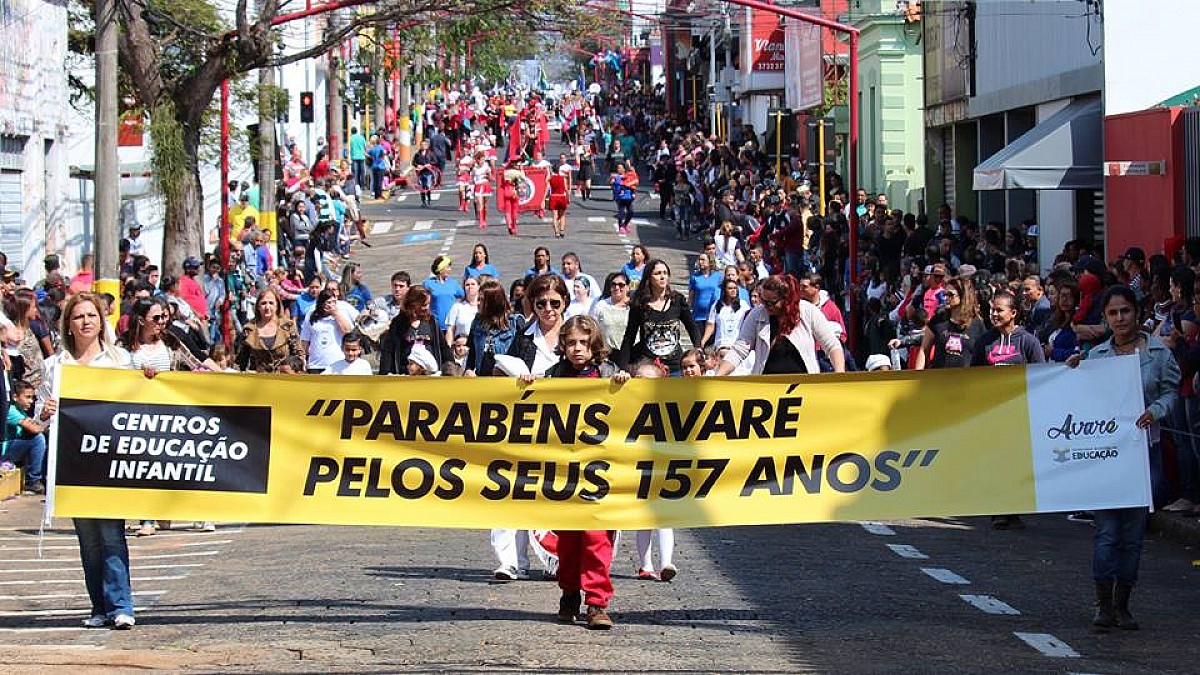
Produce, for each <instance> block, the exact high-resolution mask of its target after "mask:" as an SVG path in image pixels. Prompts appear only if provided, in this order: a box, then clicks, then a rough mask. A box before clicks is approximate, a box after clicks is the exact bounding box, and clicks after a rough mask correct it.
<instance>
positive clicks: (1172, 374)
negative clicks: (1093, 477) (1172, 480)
mask: <svg viewBox="0 0 1200 675" xmlns="http://www.w3.org/2000/svg"><path fill="white" fill-rule="evenodd" d="M1100 308H1101V311H1102V313H1103V316H1104V319H1105V321H1107V322H1108V325H1109V328H1111V329H1112V337H1111V338H1109V339H1108V340H1106V341H1104V342H1102V343H1100V344H1098V345H1096V346H1095V347H1093V348H1092V349H1091V351H1089V352H1088V355H1087V357H1088V358H1089V359H1098V358H1107V357H1112V356H1123V355H1126V354H1137V356H1138V358H1139V359H1140V362H1141V372H1142V397H1143V399H1144V401H1145V405H1146V410H1145V412H1143V413H1142V414H1141V415H1140V416H1139V417H1138V418H1137V426H1138V427H1139V428H1141V429H1145V430H1146V434H1147V436H1148V437H1149V441H1150V447H1149V452H1150V479H1151V482H1152V483H1153V486H1154V493H1155V495H1156V496H1159V495H1160V487H1159V486H1160V485H1161V484H1162V483H1163V482H1164V481H1163V473H1162V450H1161V448H1160V447H1159V434H1160V429H1159V424H1160V423H1162V421H1163V420H1165V419H1167V418H1168V417H1169V416H1170V414H1171V411H1172V409H1173V408H1174V407H1175V405H1176V403H1177V402H1178V400H1179V378H1180V374H1179V364H1177V363H1176V362H1175V357H1174V356H1173V355H1172V354H1171V351H1170V350H1169V349H1167V346H1166V345H1164V344H1163V343H1162V341H1161V340H1159V339H1158V338H1157V337H1155V336H1154V335H1153V334H1151V333H1148V332H1143V331H1142V330H1141V329H1140V324H1139V323H1138V303H1137V296H1135V295H1134V293H1133V291H1132V290H1131V289H1130V288H1129V287H1128V286H1113V287H1112V288H1109V289H1108V290H1107V291H1105V292H1104V296H1103V297H1102V298H1101V301H1100ZM1079 360H1080V357H1079V356H1078V355H1076V356H1072V357H1071V358H1070V359H1067V365H1069V366H1072V367H1074V366H1076V365H1078V364H1079ZM1160 498H1161V497H1160ZM1148 519H1149V512H1148V511H1147V509H1146V508H1145V507H1136V508H1129V509H1106V510H1101V511H1096V520H1095V525H1096V535H1095V538H1094V539H1093V544H1092V577H1093V579H1095V582H1096V615H1095V617H1094V618H1093V619H1092V626H1093V627H1094V628H1096V629H1099V630H1107V629H1109V628H1121V629H1123V630H1137V628H1138V624H1137V621H1135V620H1134V618H1133V615H1132V614H1130V612H1129V596H1130V593H1131V592H1132V591H1133V585H1134V584H1135V583H1137V576H1138V566H1139V565H1140V564H1141V558H1142V536H1143V535H1144V534H1145V532H1146V521H1147V520H1148Z"/></svg>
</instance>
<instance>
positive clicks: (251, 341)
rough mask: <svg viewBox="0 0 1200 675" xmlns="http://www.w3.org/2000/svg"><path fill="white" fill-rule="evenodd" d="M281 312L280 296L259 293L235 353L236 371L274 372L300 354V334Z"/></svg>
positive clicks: (293, 323) (289, 317)
mask: <svg viewBox="0 0 1200 675" xmlns="http://www.w3.org/2000/svg"><path fill="white" fill-rule="evenodd" d="M282 311H283V308H282V306H281V301H280V298H279V293H278V291H276V290H275V289H274V288H267V289H266V290H264V291H263V292H261V293H259V294H258V298H257V299H255V301H254V320H253V321H250V322H248V323H247V324H246V328H245V330H244V331H243V333H242V340H241V345H240V346H239V347H238V351H237V359H236V363H237V367H238V369H239V370H243V371H246V370H250V371H254V372H256V373H273V372H275V371H277V370H279V366H280V365H281V364H282V363H283V362H284V361H286V360H287V359H289V358H291V357H292V356H299V355H300V331H299V329H298V328H297V327H296V322H295V321H294V320H293V319H292V318H291V316H290V315H287V314H283V313H282ZM314 312H315V310H314Z"/></svg>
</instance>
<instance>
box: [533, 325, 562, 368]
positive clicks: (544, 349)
mask: <svg viewBox="0 0 1200 675" xmlns="http://www.w3.org/2000/svg"><path fill="white" fill-rule="evenodd" d="M532 330H533V344H534V346H535V347H537V354H535V355H534V357H533V367H532V368H530V369H529V372H531V373H533V374H534V375H545V374H546V371H547V370H550V366H553V365H554V364H556V363H558V354H556V353H554V348H555V347H556V346H557V345H552V344H549V343H548V342H546V336H545V335H544V334H543V333H542V327H541V326H540V325H538V322H537V321H536V320H534V322H533V326H532Z"/></svg>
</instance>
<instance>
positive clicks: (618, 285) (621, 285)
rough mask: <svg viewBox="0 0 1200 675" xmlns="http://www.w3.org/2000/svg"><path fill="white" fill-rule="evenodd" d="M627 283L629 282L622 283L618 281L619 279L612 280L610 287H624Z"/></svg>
mask: <svg viewBox="0 0 1200 675" xmlns="http://www.w3.org/2000/svg"><path fill="white" fill-rule="evenodd" d="M628 285H629V284H626V283H622V282H620V281H614V282H613V283H612V287H613V288H625V287H626V286H628Z"/></svg>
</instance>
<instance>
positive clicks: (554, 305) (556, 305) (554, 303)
mask: <svg viewBox="0 0 1200 675" xmlns="http://www.w3.org/2000/svg"><path fill="white" fill-rule="evenodd" d="M533 306H534V307H536V308H538V309H546V308H547V307H549V308H550V309H561V308H562V300H538V301H537V302H535V303H533Z"/></svg>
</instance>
